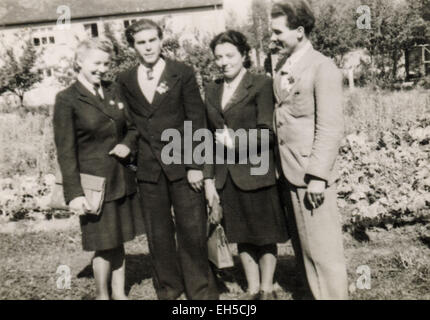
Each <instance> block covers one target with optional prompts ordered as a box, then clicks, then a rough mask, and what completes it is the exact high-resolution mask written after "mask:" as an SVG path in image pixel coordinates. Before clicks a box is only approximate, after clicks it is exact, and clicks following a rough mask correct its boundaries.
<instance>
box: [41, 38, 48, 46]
mask: <svg viewBox="0 0 430 320" xmlns="http://www.w3.org/2000/svg"><path fill="white" fill-rule="evenodd" d="M47 43H48V39H47V38H46V37H42V44H43V45H45V44H47Z"/></svg>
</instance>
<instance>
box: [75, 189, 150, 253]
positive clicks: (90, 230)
mask: <svg viewBox="0 0 430 320" xmlns="http://www.w3.org/2000/svg"><path fill="white" fill-rule="evenodd" d="M80 224H81V230H82V247H83V249H84V250H85V251H100V250H108V249H114V248H118V247H119V246H121V245H122V244H123V243H124V242H127V241H130V240H133V239H134V238H135V236H137V235H139V234H142V233H144V224H143V216H142V211H141V209H140V201H139V194H138V193H134V194H132V195H130V196H126V197H123V198H121V199H118V200H114V201H109V202H105V203H104V204H103V208H102V212H101V213H100V215H99V216H96V215H91V214H87V215H84V216H81V217H80Z"/></svg>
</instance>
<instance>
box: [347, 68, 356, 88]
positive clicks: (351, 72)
mask: <svg viewBox="0 0 430 320" xmlns="http://www.w3.org/2000/svg"><path fill="white" fill-rule="evenodd" d="M348 84H349V90H350V91H353V90H354V88H355V85H354V67H349V68H348Z"/></svg>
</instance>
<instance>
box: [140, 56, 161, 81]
mask: <svg viewBox="0 0 430 320" xmlns="http://www.w3.org/2000/svg"><path fill="white" fill-rule="evenodd" d="M165 66H166V61H164V59H163V58H161V57H160V58H159V59H158V61H157V62H156V63H155V64H154V65H153V66H152V72H153V74H154V77H155V78H159V77H160V76H161V74H162V73H163V70H164V67H165ZM139 68H141V70H142V71H144V73H145V74H146V72H147V71H148V70H149V68H148V67H147V66H145V65H144V64H143V63H141V64H140V65H139Z"/></svg>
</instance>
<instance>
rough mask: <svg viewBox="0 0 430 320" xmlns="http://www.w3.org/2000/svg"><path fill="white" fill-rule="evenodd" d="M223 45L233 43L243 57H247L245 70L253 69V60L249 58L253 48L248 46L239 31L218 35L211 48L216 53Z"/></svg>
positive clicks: (244, 64) (228, 31)
mask: <svg viewBox="0 0 430 320" xmlns="http://www.w3.org/2000/svg"><path fill="white" fill-rule="evenodd" d="M222 43H231V44H232V45H234V46H235V47H236V48H237V50H238V51H239V53H240V54H241V55H242V57H245V61H244V63H243V66H244V67H245V68H249V67H251V58H250V56H249V51H250V50H251V47H250V46H249V44H248V41H247V39H246V37H245V36H244V35H243V34H242V33H241V32H239V31H235V30H227V31H224V32H221V33H220V34H217V35H216V36H215V37H214V38H213V39H212V41H211V43H210V45H209V46H210V48H211V50H212V52H213V53H215V47H216V46H217V45H219V44H222Z"/></svg>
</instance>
